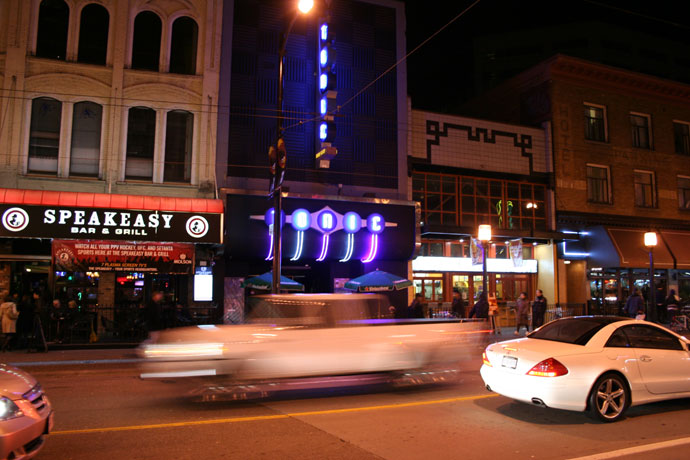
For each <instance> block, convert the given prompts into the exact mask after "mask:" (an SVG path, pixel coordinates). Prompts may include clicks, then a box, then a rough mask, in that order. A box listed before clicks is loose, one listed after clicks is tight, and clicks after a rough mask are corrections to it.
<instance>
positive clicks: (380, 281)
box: [345, 270, 412, 292]
mask: <svg viewBox="0 0 690 460" xmlns="http://www.w3.org/2000/svg"><path fill="white" fill-rule="evenodd" d="M410 286H412V281H410V280H408V279H407V278H401V277H399V276H397V275H393V274H391V273H388V272H384V271H382V270H376V271H373V272H369V273H366V274H364V275H362V276H358V277H357V278H353V279H351V280H350V281H348V282H347V283H345V289H349V290H351V291H358V292H376V291H392V290H398V289H405V288H408V287H410Z"/></svg>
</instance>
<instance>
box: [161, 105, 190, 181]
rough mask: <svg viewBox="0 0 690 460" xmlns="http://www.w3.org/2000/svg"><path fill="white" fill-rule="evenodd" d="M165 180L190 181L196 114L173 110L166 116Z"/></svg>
mask: <svg viewBox="0 0 690 460" xmlns="http://www.w3.org/2000/svg"><path fill="white" fill-rule="evenodd" d="M166 118H167V121H166V130H165V165H164V167H163V181H164V182H189V181H190V179H191V169H192V135H193V131H194V115H193V114H192V113H191V112H187V111H185V110H173V111H171V112H168V116H167V117H166Z"/></svg>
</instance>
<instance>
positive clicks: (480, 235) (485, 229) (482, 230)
mask: <svg viewBox="0 0 690 460" xmlns="http://www.w3.org/2000/svg"><path fill="white" fill-rule="evenodd" d="M477 239H478V240H479V241H489V240H491V225H480V226H479V231H478V232H477Z"/></svg>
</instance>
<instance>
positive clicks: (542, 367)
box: [527, 358, 568, 377]
mask: <svg viewBox="0 0 690 460" xmlns="http://www.w3.org/2000/svg"><path fill="white" fill-rule="evenodd" d="M567 373H568V368H567V367H565V366H564V365H563V364H561V363H560V362H559V361H558V360H555V359H553V358H549V359H545V360H544V361H542V362H540V363H538V364H536V365H535V366H534V367H533V368H532V369H530V370H529V372H528V373H527V375H534V376H536V377H560V376H561V375H566V374H567Z"/></svg>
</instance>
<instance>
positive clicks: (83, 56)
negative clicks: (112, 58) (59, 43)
mask: <svg viewBox="0 0 690 460" xmlns="http://www.w3.org/2000/svg"><path fill="white" fill-rule="evenodd" d="M109 23H110V15H109V14H108V10H107V9H105V7H103V6H101V5H98V4H96V3H91V4H89V5H86V6H85V7H84V9H83V10H81V20H80V22H79V50H78V54H77V61H78V62H83V63H85V64H98V65H105V59H106V55H107V54H108V27H109V25H110V24H109Z"/></svg>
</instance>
